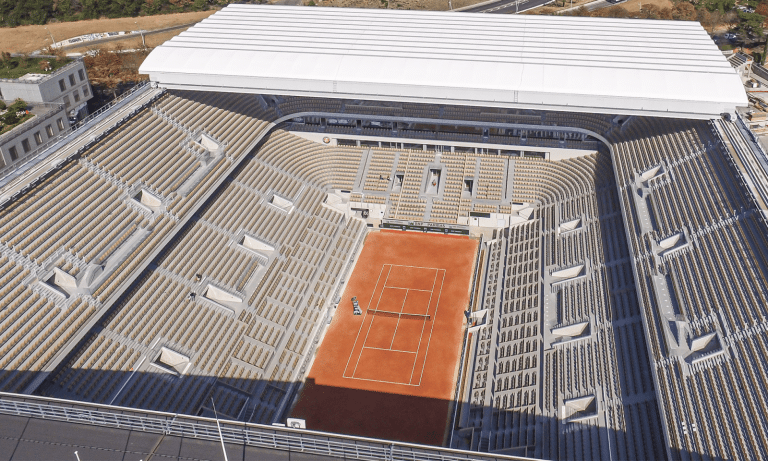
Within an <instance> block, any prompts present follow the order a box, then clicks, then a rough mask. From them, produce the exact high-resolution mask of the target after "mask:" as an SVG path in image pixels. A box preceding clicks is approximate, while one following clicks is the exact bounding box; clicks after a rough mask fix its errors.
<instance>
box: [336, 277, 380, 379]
mask: <svg viewBox="0 0 768 461" xmlns="http://www.w3.org/2000/svg"><path fill="white" fill-rule="evenodd" d="M384 266H386V264H384V265H382V266H381V270H380V271H379V277H378V278H377V279H376V285H374V286H373V291H372V292H371V299H369V300H368V305H369V306H370V305H371V301H373V295H374V294H375V293H376V287H377V286H379V280H381V274H383V273H384ZM390 270H391V268H390ZM387 276H389V273H387ZM384 284H386V282H384ZM367 316H368V308H367V307H366V309H365V315H364V316H363V321H362V322H361V323H360V328H358V329H357V336H355V342H354V343H353V344H352V350H351V351H349V358H348V359H347V366H345V367H344V373H343V374H342V375H341V376H342V377H346V375H347V369H349V361H350V360H352V354H353V353H354V352H355V346H356V345H357V340H358V338H360V332H361V331H362V329H363V325H365V317H367ZM358 360H359V359H358Z"/></svg>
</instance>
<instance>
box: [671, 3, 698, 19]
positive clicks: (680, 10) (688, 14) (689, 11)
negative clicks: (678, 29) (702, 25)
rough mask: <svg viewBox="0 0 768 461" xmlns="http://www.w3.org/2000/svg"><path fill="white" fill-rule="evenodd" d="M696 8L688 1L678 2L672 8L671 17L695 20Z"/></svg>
mask: <svg viewBox="0 0 768 461" xmlns="http://www.w3.org/2000/svg"><path fill="white" fill-rule="evenodd" d="M696 16H697V14H696V8H695V7H694V6H693V5H692V4H690V3H688V2H679V3H678V4H677V5H675V7H674V8H672V18H673V19H677V20H680V21H695V20H696Z"/></svg>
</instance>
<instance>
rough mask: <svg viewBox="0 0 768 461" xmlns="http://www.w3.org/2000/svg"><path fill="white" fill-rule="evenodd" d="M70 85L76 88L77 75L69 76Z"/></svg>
mask: <svg viewBox="0 0 768 461" xmlns="http://www.w3.org/2000/svg"><path fill="white" fill-rule="evenodd" d="M69 85H70V86H75V74H69Z"/></svg>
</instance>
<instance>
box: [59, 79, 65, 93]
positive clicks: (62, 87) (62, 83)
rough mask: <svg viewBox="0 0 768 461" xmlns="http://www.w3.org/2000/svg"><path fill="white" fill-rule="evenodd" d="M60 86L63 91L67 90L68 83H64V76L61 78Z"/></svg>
mask: <svg viewBox="0 0 768 461" xmlns="http://www.w3.org/2000/svg"><path fill="white" fill-rule="evenodd" d="M59 88H61V91H67V85H66V84H65V83H64V79H63V78H62V79H61V80H59Z"/></svg>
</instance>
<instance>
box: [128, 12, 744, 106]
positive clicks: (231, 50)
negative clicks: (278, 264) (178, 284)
mask: <svg viewBox="0 0 768 461" xmlns="http://www.w3.org/2000/svg"><path fill="white" fill-rule="evenodd" d="M140 73H142V74H149V76H150V79H151V80H153V81H156V82H158V83H159V84H160V85H161V86H165V87H167V88H176V89H198V90H207V91H229V92H239V93H262V94H276V95H304V96H319V97H333V98H351V99H368V100H386V101H407V102H425V103H441V104H462V105H472V106H495V107H514V108H531V109H548V110H563V111H569V112H602V113H616V114H639V115H657V116H670V117H687V118H699V119H701V118H705V119H706V118H712V117H716V116H719V115H720V114H721V113H724V112H733V111H734V109H735V107H737V106H746V105H747V97H746V94H745V93H744V89H743V87H742V85H741V82H740V81H739V77H738V75H737V74H736V72H734V70H733V68H732V67H731V66H730V65H729V63H728V61H726V59H725V58H724V57H723V55H722V53H721V52H720V51H719V50H718V48H717V46H716V45H715V44H714V42H713V41H712V39H711V38H710V37H709V35H707V33H706V31H705V30H704V29H703V28H702V27H701V25H700V24H699V23H698V22H684V21H647V20H635V19H602V18H579V17H560V16H532V15H530V16H529V15H520V16H518V15H484V14H471V13H445V12H425V11H418V12H417V11H401V10H362V9H344V8H321V9H317V8H311V9H308V8H303V7H288V6H256V5H230V6H228V7H227V8H225V9H224V10H222V11H220V12H218V13H216V14H215V15H213V16H211V17H209V18H207V19H205V20H203V21H202V22H200V23H199V24H197V25H195V26H194V27H192V28H190V29H189V30H187V31H186V32H183V33H181V34H180V35H178V36H176V37H174V38H173V39H171V40H169V41H168V42H166V43H165V44H163V45H162V46H160V47H158V48H155V50H154V51H153V52H152V53H151V54H150V55H149V56H148V57H147V59H146V60H145V61H144V63H143V64H142V65H141V68H140ZM712 88H717V89H718V90H717V91H711V90H712Z"/></svg>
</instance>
